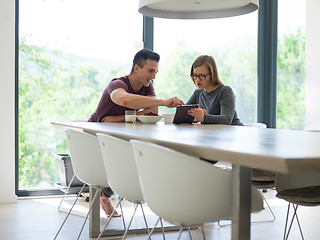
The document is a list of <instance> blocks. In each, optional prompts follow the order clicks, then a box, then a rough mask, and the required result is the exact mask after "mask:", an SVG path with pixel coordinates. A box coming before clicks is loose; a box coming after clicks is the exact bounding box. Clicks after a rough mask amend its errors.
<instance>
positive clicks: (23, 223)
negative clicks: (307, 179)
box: [0, 190, 320, 240]
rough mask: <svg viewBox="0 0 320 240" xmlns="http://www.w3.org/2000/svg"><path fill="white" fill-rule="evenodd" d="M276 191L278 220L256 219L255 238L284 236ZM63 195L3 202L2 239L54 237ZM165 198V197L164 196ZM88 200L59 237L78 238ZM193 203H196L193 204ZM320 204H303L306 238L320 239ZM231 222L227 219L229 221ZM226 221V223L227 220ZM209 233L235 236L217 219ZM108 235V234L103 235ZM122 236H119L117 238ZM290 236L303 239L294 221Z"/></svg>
mask: <svg viewBox="0 0 320 240" xmlns="http://www.w3.org/2000/svg"><path fill="white" fill-rule="evenodd" d="M274 194H275V192H274V191H270V190H269V191H268V192H267V193H266V195H265V196H267V198H268V202H269V204H270V205H271V208H272V209H273V211H274V213H275V215H276V217H277V219H276V221H275V222H274V223H255V224H252V228H251V239H256V240H270V239H282V237H283V229H284V222H285V214H286V210H287V204H286V202H284V201H282V200H279V199H277V198H276V197H275V196H274ZM60 199H61V198H37V199H20V200H18V202H17V203H15V204H0V239H1V240H2V239H3V240H24V239H32V240H36V239H41V240H44V239H53V238H54V236H55V233H56V231H57V230H58V228H59V226H60V224H61V223H62V221H63V219H64V217H65V216H66V213H65V212H64V211H58V205H59V203H60ZM71 200H72V199H71V198H68V199H67V201H66V204H65V205H64V208H67V207H68V206H67V205H68V203H70V202H71ZM164 201H165V199H164ZM86 205H87V203H86V202H85V201H84V200H81V204H80V205H78V206H77V208H76V211H75V212H74V214H72V215H70V218H69V220H68V221H67V223H66V225H65V227H64V228H63V230H62V231H61V233H60V235H59V237H58V239H63V240H67V239H68V240H70V239H76V238H77V236H78V232H79V230H80V227H81V224H82V223H83V220H84V217H82V216H81V215H84V214H85V211H86V209H87V208H86ZM190 207H196V203H195V206H190ZM132 211H133V208H132V205H131V204H129V203H126V204H125V212H124V215H125V216H128V218H129V215H130V213H131V212H132ZM145 211H146V213H147V218H148V222H149V223H150V225H152V222H154V221H155V219H156V218H155V216H154V215H153V214H152V212H151V211H150V210H149V209H148V208H147V207H146V208H145ZM138 215H139V216H140V217H138V218H139V219H138V220H136V221H135V222H134V224H135V226H143V221H142V217H141V211H140V210H139V211H138ZM319 216H320V208H319V207H300V209H299V218H300V222H301V225H302V228H303V233H304V237H305V239H307V240H308V239H311V240H313V239H319V235H320V224H319ZM252 218H253V219H252V220H253V221H256V220H266V219H270V218H271V215H270V213H269V212H268V211H267V210H264V211H263V212H261V213H259V214H253V216H252ZM106 220H107V217H106V216H105V215H104V214H102V217H101V227H102V226H103V225H104V223H105V222H106ZM111 222H112V223H113V224H112V227H119V228H120V227H121V226H122V225H121V220H120V218H119V219H113V220H112V221H111ZM225 223H227V222H225ZM223 224H224V223H223ZM205 233H206V237H207V239H208V240H213V239H215V240H228V239H231V228H230V227H219V226H218V224H217V223H211V224H206V225H205ZM177 235H178V234H177V232H174V233H166V239H176V237H177ZM192 236H193V239H202V235H201V231H200V230H193V231H192ZM81 239H91V238H89V235H88V223H87V224H86V226H85V229H84V232H83V234H82V236H81ZM103 239H108V238H103ZM113 239H119V238H113ZM128 239H137V240H140V239H146V236H145V235H131V236H129V237H128ZM152 239H155V240H157V239H162V235H161V234H156V235H154V237H153V238H152ZM181 239H189V235H188V233H187V232H184V233H183V235H182V238H181ZM289 239H292V240H296V239H301V237H300V234H299V231H298V227H297V224H296V223H295V224H294V225H293V229H292V232H291V234H290V237H289Z"/></svg>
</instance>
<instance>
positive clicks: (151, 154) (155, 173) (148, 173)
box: [130, 140, 263, 239]
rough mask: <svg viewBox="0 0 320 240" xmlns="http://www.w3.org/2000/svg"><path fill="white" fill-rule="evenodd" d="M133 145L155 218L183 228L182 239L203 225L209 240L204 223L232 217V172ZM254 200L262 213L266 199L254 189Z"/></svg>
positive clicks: (159, 149) (166, 150)
mask: <svg viewBox="0 0 320 240" xmlns="http://www.w3.org/2000/svg"><path fill="white" fill-rule="evenodd" d="M130 142H131V143H132V146H133V150H134V155H135V159H136V164H137V168H138V173H139V180H140V184H141V188H142V192H143V197H144V199H145V201H146V202H147V204H148V206H149V207H150V209H151V210H152V211H153V212H154V213H155V214H157V215H158V216H159V217H161V218H163V219H165V220H166V221H168V222H170V223H172V224H176V225H180V232H179V236H178V238H180V236H181V233H182V230H183V228H185V227H190V226H192V225H201V228H202V233H203V238H204V239H205V234H204V231H203V227H202V224H203V223H207V222H214V221H218V220H220V219H224V218H227V217H231V209H232V201H231V199H232V175H231V171H229V170H226V169H221V168H218V167H215V166H214V165H213V164H210V163H209V162H206V161H201V160H200V159H199V158H196V157H192V156H189V155H186V154H183V153H180V152H177V151H175V150H172V149H169V148H166V147H163V146H159V145H156V144H153V143H147V142H143V141H138V140H131V141H130ZM252 196H253V198H252V203H253V204H252V206H253V209H254V210H257V211H259V210H261V209H262V208H263V207H262V198H261V196H260V194H259V193H258V191H257V190H256V189H254V188H253V189H252ZM158 222H159V221H157V223H158ZM157 223H156V225H157ZM189 229H190V228H189ZM152 232H153V231H151V233H150V235H149V237H150V236H151V234H152ZM189 234H190V236H191V233H190V231H189Z"/></svg>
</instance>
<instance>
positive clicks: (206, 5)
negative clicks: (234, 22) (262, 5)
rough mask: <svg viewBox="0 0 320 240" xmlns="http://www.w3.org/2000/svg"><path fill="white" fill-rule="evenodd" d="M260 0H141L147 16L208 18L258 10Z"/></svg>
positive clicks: (141, 11) (141, 6)
mask: <svg viewBox="0 0 320 240" xmlns="http://www.w3.org/2000/svg"><path fill="white" fill-rule="evenodd" d="M258 7H259V0H140V1H139V12H140V13H141V14H143V15H145V16H147V17H159V18H175V19H207V18H222V17H231V16H237V15H241V14H246V13H250V12H253V11H255V10H257V9H258Z"/></svg>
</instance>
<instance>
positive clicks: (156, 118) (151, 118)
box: [137, 115, 162, 124]
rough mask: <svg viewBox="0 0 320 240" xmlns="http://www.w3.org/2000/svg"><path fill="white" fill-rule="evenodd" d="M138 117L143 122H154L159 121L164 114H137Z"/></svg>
mask: <svg viewBox="0 0 320 240" xmlns="http://www.w3.org/2000/svg"><path fill="white" fill-rule="evenodd" d="M137 118H138V119H139V120H140V121H141V122H143V123H149V124H152V123H156V122H158V121H159V120H160V119H161V118H162V115H159V116H148V115H137Z"/></svg>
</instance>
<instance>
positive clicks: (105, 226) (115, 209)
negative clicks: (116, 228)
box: [97, 198, 126, 240]
mask: <svg viewBox="0 0 320 240" xmlns="http://www.w3.org/2000/svg"><path fill="white" fill-rule="evenodd" d="M122 200H123V198H120V200H119V202H118V204H117V205H116V207H115V208H114V209H113V211H112V213H111V215H110V217H109V219H108V221H107V223H106V224H105V225H104V227H103V229H102V231H101V232H100V234H99V236H98V238H97V240H99V239H100V238H101V237H102V234H103V232H104V230H105V229H106V228H107V226H108V225H109V223H110V221H111V219H112V217H113V215H114V214H115V212H116V211H117V207H118V206H119V205H121V202H122ZM121 213H122V207H121ZM121 216H122V218H123V215H121ZM122 220H123V223H124V218H123V219H122ZM124 229H126V228H125V225H124Z"/></svg>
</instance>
